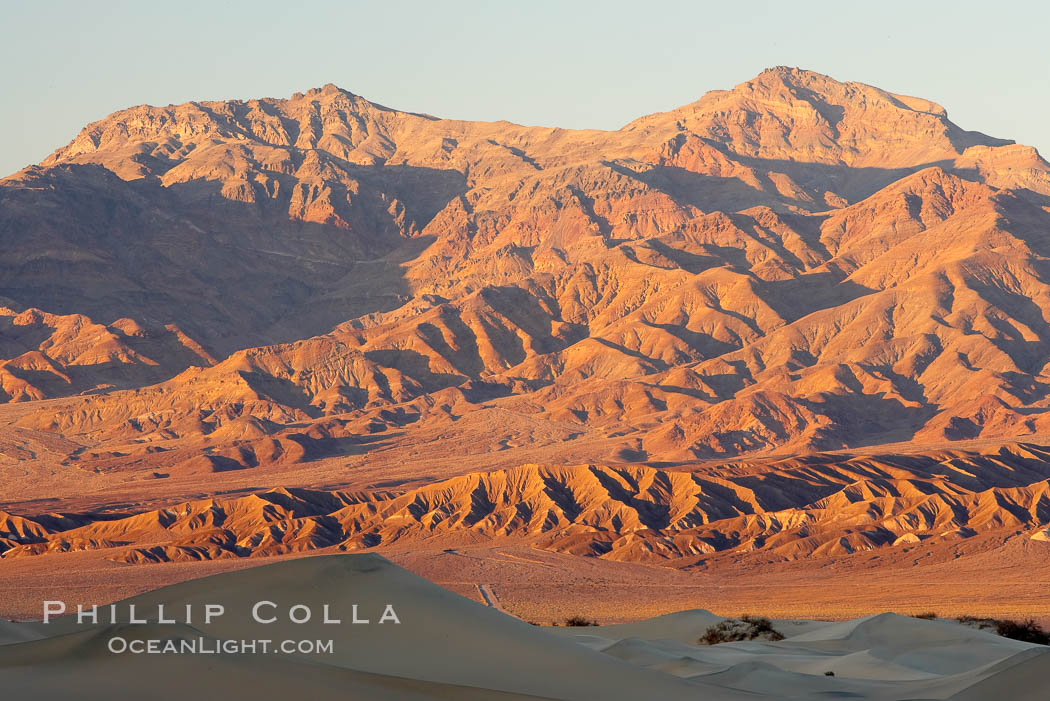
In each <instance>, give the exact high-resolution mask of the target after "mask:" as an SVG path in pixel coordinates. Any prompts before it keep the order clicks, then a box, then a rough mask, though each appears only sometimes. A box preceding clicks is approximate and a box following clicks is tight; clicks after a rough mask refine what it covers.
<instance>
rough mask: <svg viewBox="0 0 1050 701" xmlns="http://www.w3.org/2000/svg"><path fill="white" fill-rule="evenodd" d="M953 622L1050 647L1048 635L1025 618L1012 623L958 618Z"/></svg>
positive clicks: (1032, 621) (975, 618)
mask: <svg viewBox="0 0 1050 701" xmlns="http://www.w3.org/2000/svg"><path fill="white" fill-rule="evenodd" d="M955 620H957V621H958V622H959V623H962V624H963V625H964V626H970V627H972V628H977V629H978V630H989V631H992V632H994V633H997V634H999V635H1001V636H1003V637H1004V638H1010V639H1011V640H1020V641H1022V642H1025V643H1036V644H1037V645H1050V633H1048V632H1047V631H1045V630H1043V628H1042V626H1040V625H1039V624H1038V623H1036V622H1035V621H1034V620H1033V619H1031V618H1026V619H1025V620H1023V621H1013V620H1010V619H1008V618H978V617H977V616H959V617H958V618H956V619H955Z"/></svg>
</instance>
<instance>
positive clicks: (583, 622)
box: [565, 616, 598, 627]
mask: <svg viewBox="0 0 1050 701" xmlns="http://www.w3.org/2000/svg"><path fill="white" fill-rule="evenodd" d="M565 625H567V626H577V627H582V626H596V625H598V621H592V620H591V619H589V618H584V617H583V616H569V617H568V618H566V619H565Z"/></svg>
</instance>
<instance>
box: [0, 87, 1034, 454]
mask: <svg viewBox="0 0 1050 701" xmlns="http://www.w3.org/2000/svg"><path fill="white" fill-rule="evenodd" d="M1048 194H1050V166H1048V164H1047V163H1046V162H1045V161H1043V160H1042V159H1041V158H1040V157H1039V156H1038V154H1036V153H1035V152H1034V151H1033V150H1031V149H1027V148H1026V147H1021V146H1016V145H1013V144H1011V143H1010V142H1006V141H1003V140H1000V139H995V138H992V137H987V136H985V135H982V134H979V133H976V132H969V131H965V130H963V129H961V128H960V127H958V126H956V125H954V124H953V123H952V122H950V121H949V120H948V118H947V113H946V112H945V110H944V109H943V108H941V107H940V106H938V105H935V104H933V103H931V102H928V101H925V100H922V99H919V98H911V97H904V96H900V95H894V94H892V93H889V92H886V91H883V90H879V89H877V88H873V87H871V86H866V85H862V84H858V83H842V82H838V81H835V80H833V79H831V78H828V77H827V76H822V75H820V74H817V73H813V72H810V71H803V70H799V69H790V68H783V67H780V68H775V69H770V70H768V71H766V72H764V73H762V74H761V75H759V76H758V77H756V78H755V79H754V80H751V81H748V82H746V83H743V84H741V85H739V86H737V87H735V88H734V89H732V90H728V91H715V92H713V93H709V94H707V95H705V96H704V97H702V98H701V99H700V100H699V101H697V102H695V103H693V104H690V105H686V106H684V107H681V108H679V109H677V110H672V111H671V112H667V113H662V114H657V115H650V116H648V117H643V118H641V119H639V120H636V121H634V122H632V123H630V124H628V125H626V126H625V127H624V128H622V129H620V130H618V131H609V132H603V131H569V130H561V129H548V128H534V127H522V126H517V125H513V124H509V123H505V122H497V123H479V122H461V121H451V120H441V119H437V118H434V117H430V116H427V115H420V114H413V113H408V112H400V111H397V110H392V109H389V108H386V107H382V106H380V105H376V104H373V103H371V102H369V101H367V100H365V99H364V98H361V97H359V96H356V95H353V94H352V93H349V92H346V91H344V90H341V89H339V88H337V87H335V86H333V85H328V86H325V87H323V88H320V89H316V90H311V91H309V92H307V93H302V94H297V95H294V96H292V97H291V98H289V99H287V100H279V99H271V98H267V99H262V100H251V101H247V102H241V101H231V102H208V103H188V104H185V105H178V106H168V107H149V106H140V107H134V108H130V109H127V110H123V111H121V112H117V113H114V114H113V115H110V116H109V117H107V118H105V119H103V120H100V121H99V122H96V123H94V124H91V125H89V126H88V127H86V128H85V129H84V130H83V131H82V133H81V134H80V135H79V136H78V137H77V138H76V139H74V140H73V141H72V142H71V143H70V144H69V145H67V146H66V147H64V148H61V149H59V150H58V151H56V152H55V153H54V154H53V155H52V156H51V157H49V158H48V159H47V160H45V161H44V162H43V163H42V164H41V165H40V166H35V167H32V168H29V169H27V170H25V171H23V172H22V173H19V174H16V175H14V176H11V177H10V178H7V179H6V180H4V181H2V183H0V235H2V236H3V238H4V241H5V244H7V246H6V247H7V249H8V250H9V252H10V255H7V256H5V257H4V260H3V261H2V262H0V294H2V295H4V296H5V297H6V298H7V299H8V300H9V302H8V306H9V307H11V309H12V314H16V313H22V314H25V313H29V312H27V311H25V310H28V309H35V308H40V309H43V310H44V312H42V313H46V314H50V315H55V316H54V317H53V318H59V315H66V316H68V315H78V314H79V315H83V316H86V317H89V318H90V319H93V320H96V321H97V323H98V324H99V325H100V326H103V327H104V328H111V327H112V326H113V324H114V323H115V322H114V320H116V319H127V320H130V321H127V322H126V323H128V324H138V325H140V326H143V327H146V326H150V327H153V328H164V327H167V328H169V329H170V328H176V329H178V330H179V331H178V333H176V332H174V331H172V332H171V333H173V334H175V336H174V337H173V340H172V341H170V343H171V344H173V345H172V347H171V350H170V351H164V352H159V351H157V352H154V353H153V354H152V355H151V354H148V353H147V354H143V353H142V352H140V351H139V350H134V349H133V350H134V353H132V352H131V351H119V352H118V351H114V352H113V353H110V355H107V356H105V358H106V359H105V360H103V361H102V362H99V363H92V362H88V361H86V360H83V359H80V360H76V359H68V358H66V356H68V355H69V354H68V353H67V354H66V356H63V355H61V353H59V352H58V351H57V350H54V349H56V348H57V346H56V345H47V344H45V345H47V347H42V346H40V344H39V343H38V344H37V345H38V347H36V348H31V347H29V346H25V344H22V345H19V346H18V347H17V348H15V347H13V346H12V349H11V350H9V351H8V350H5V355H6V356H9V357H10V359H9V360H6V361H4V362H3V363H0V377H4V378H7V379H6V380H5V381H4V382H5V384H4V385H3V386H4V387H5V389H4V392H5V394H6V396H3V395H0V397H2V398H5V399H19V400H22V399H40V398H47V397H55V396H61V395H63V394H71V393H75V392H81V391H84V390H87V389H96V388H102V389H109V388H116V389H123V388H125V387H129V386H130V387H140V389H137V390H134V391H127V392H114V391H107V392H105V393H103V394H98V395H94V396H89V397H84V398H83V399H79V400H77V401H76V402H73V403H71V404H64V405H62V406H61V407H57V408H56V407H52V406H46V407H43V406H42V407H41V408H40V409H39V410H33V409H32V408H30V409H29V410H27V411H25V412H21V413H20V414H19V415H18V416H17V417H16V420H17V423H18V425H19V426H20V427H22V428H27V429H34V430H35V429H44V430H47V431H58V432H60V433H62V434H63V435H65V436H67V437H69V438H72V439H73V440H75V441H77V442H78V443H79V444H80V445H81V447H82V448H84V447H89V448H91V449H95V448H104V449H107V450H110V451H111V452H114V453H121V452H126V450H125V449H126V448H127V447H128V446H141V444H148V445H149V446H150V447H151V449H153V448H156V449H164V451H165V452H168V453H169V454H171V455H174V454H178V455H185V456H187V460H189V461H190V462H189V466H188V467H186V468H185V469H188V470H190V472H191V473H194V472H196V471H197V470H201V469H203V470H205V471H210V470H219V469H223V470H225V469H237V468H246V467H247V468H251V467H256V466H259V465H267V464H285V463H300V462H310V461H313V460H318V459H325V458H327V457H332V456H339V455H343V454H345V451H346V450H347V446H348V445H359V444H360V442H361V441H362V440H364V439H365V438H366V437H367V436H370V435H373V434H384V433H386V434H389V435H391V436H392V438H393V439H394V440H395V443H396V441H397V440H400V439H399V438H398V437H397V436H393V434H394V433H397V434H398V435H401V436H403V435H405V434H406V433H407V434H412V433H413V432H419V431H421V430H423V429H424V428H425V427H430V428H433V427H435V426H441V425H443V423H444V422H449V421H455V420H457V419H458V418H459V417H462V416H466V415H477V417H478V418H477V419H476V421H477V422H478V423H483V422H485V421H486V420H487V419H485V418H484V417H485V416H488V415H490V414H491V415H492V416H496V415H497V413H496V412H511V413H514V414H516V415H520V416H528V417H530V418H529V420H530V421H534V422H540V423H543V422H546V424H547V425H549V426H550V427H551V429H550V435H551V436H554V435H560V434H561V432H562V431H563V430H567V431H568V432H569V434H570V435H583V434H585V433H586V434H587V436H588V438H593V437H594V435H595V433H598V434H601V435H602V436H604V440H603V441H602V443H601V445H602V448H601V450H602V451H612V452H611V455H610V453H608V452H602V453H601V454H597V455H593V456H591V457H593V459H595V460H598V461H604V460H605V459H607V458H609V457H614V458H616V459H623V460H630V461H652V462H660V461H663V462H667V461H670V462H675V461H679V462H680V461H690V460H696V459H706V458H713V457H719V456H732V455H739V454H745V453H768V452H771V451H808V450H814V449H817V450H828V449H840V448H851V447H857V446H863V445H871V444H877V443H885V442H900V441H908V440H911V441H916V442H924V443H931V444H936V443H943V442H944V441H952V440H959V439H974V438H985V439H986V438H1004V439H1006V438H1013V437H1016V436H1021V435H1033V434H1041V433H1044V432H1047V431H1050V422H1048V419H1047V413H1046V412H1047V410H1048V409H1050V404H1048V400H1047V395H1048V392H1047V389H1046V388H1047V387H1050V384H1048V381H1047V380H1048V378H1047V375H1046V371H1045V367H1046V365H1047V363H1048V362H1050V346H1048V345H1047V339H1048V334H1050V328H1048V320H1047V318H1046V316H1045V314H1044V312H1043V309H1045V308H1046V306H1047V301H1048V294H1050V287H1048V278H1047V272H1048V271H1047V267H1046V260H1047V254H1048V252H1050V251H1048V248H1047V236H1046V233H1047V231H1048V230H1050V208H1048V207H1050V205H1048V202H1050V200H1048V199H1047V197H1048ZM34 313H35V312H34ZM121 323H125V322H121ZM107 324H108V325H109V326H106V325H107ZM180 334H181V335H180ZM119 336H120V334H117V339H116V341H114V342H113V343H118V342H120V343H123V341H121V339H120V338H119ZM183 338H185V340H180V339H183ZM166 343H168V341H166ZM27 353H28V355H27ZM33 353H38V354H39V355H33ZM114 353H115V355H114ZM140 356H141V357H142V358H148V362H147V360H140ZM63 358H66V359H63ZM113 363H117V364H118V365H117V366H114V365H113ZM69 366H76V367H77V368H81V367H88V368H95V367H96V366H99V367H98V368H97V372H96V371H95V370H92V371H91V373H94V374H92V376H90V377H85V376H84V373H86V372H87V371H86V370H80V369H78V373H80V374H79V375H78V377H77V378H76V379H75V380H74V379H70V378H69V375H70V371H69ZM102 366H104V367H102ZM125 366H127V367H128V368H132V367H133V368H139V367H140V366H148V367H150V368H151V369H150V370H149V371H148V372H146V371H141V370H134V371H132V370H130V369H121V370H119V372H118V371H115V370H113V369H112V368H113V367H118V368H124V367H125ZM194 366H196V367H194ZM209 366H213V367H209ZM5 372H6V373H7V375H5V374H3V373H5ZM113 372H117V374H118V375H119V377H117V378H116V379H113V378H112V377H110V375H107V374H106V373H110V374H112V373H113ZM28 373H34V374H33V376H32V378H30V379H27V378H28ZM8 375H10V377H8ZM33 378H35V379H36V381H35V382H34V381H31V379H33ZM157 381H162V383H161V384H156V385H153V386H147V385H149V384H150V383H153V382H157ZM499 415H500V416H505V415H506V414H505V413H504V414H499ZM492 423H493V425H494V426H495V425H496V424H497V423H498V422H497V421H496V420H495V419H492ZM573 425H575V426H578V427H579V430H578V431H575V432H573V431H572V430H571V429H565V428H564V427H569V426H573ZM501 433H502V432H501V431H499V430H498V429H494V430H493V431H492V432H491V435H490V438H489V439H488V443H487V444H485V443H482V444H479V445H472V446H471V447H469V448H468V450H470V451H485V450H489V449H491V448H492V447H493V445H498V444H499V441H500V440H502V438H501V435H500V434H501ZM552 440H553V439H552ZM568 440H569V441H570V442H571V441H572V440H574V439H572V438H570V439H568ZM135 451H138V448H135ZM551 451H552V455H554V454H556V453H557V449H556V448H555V447H554V444H552V447H551ZM82 453H83V451H80V453H78V454H77V455H70V456H69V459H68V460H67V463H68V462H77V463H79V464H80V465H82V466H84V465H85V462H84V460H83V457H82ZM201 453H203V455H200V454H201ZM193 455H198V457H195V458H194V457H192V456H193ZM87 462H90V460H89V461H87ZM181 464H182V463H181V462H180V463H178V464H174V463H173V464H170V465H169V464H167V463H165V465H164V470H166V469H167V468H168V467H172V468H173V469H176V468H177V469H176V472H177V471H178V470H179V469H182V468H179V465H181ZM100 467H101V466H100ZM103 469H105V468H103ZM142 469H145V468H142Z"/></svg>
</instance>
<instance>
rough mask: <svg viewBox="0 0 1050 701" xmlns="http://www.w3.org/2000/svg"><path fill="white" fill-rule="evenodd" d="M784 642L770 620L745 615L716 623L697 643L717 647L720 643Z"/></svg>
mask: <svg viewBox="0 0 1050 701" xmlns="http://www.w3.org/2000/svg"><path fill="white" fill-rule="evenodd" d="M758 639H762V640H773V641H776V640H783V639H784V636H783V634H781V633H780V631H778V630H775V629H774V628H773V623H772V621H770V620H769V619H768V618H758V617H755V616H748V615H746V614H745V615H743V616H741V617H740V618H739V619H737V618H727V619H726V620H724V621H722V622H720V623H716V624H715V625H713V626H711V627H710V628H708V629H707V630H706V631H704V634H703V635H702V636H700V638H699V640H697V643H699V644H701V645H717V644H719V643H732V642H737V641H739V640H758Z"/></svg>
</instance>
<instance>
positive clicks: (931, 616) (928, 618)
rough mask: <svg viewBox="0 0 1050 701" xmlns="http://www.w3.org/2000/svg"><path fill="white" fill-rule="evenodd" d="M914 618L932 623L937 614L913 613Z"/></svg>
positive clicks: (927, 612) (930, 612) (931, 612)
mask: <svg viewBox="0 0 1050 701" xmlns="http://www.w3.org/2000/svg"><path fill="white" fill-rule="evenodd" d="M911 617H912V618H921V619H922V620H924V621H932V620H933V619H935V618H937V614H936V613H934V612H933V611H926V612H925V613H913V614H912V615H911Z"/></svg>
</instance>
